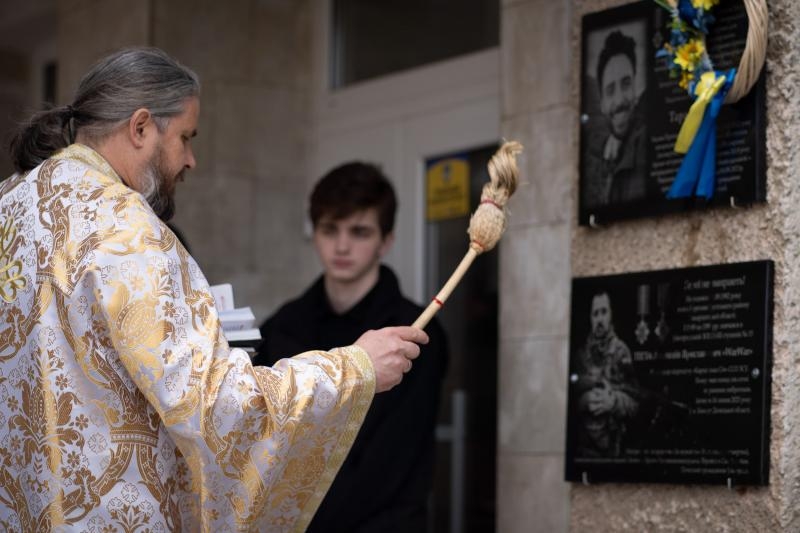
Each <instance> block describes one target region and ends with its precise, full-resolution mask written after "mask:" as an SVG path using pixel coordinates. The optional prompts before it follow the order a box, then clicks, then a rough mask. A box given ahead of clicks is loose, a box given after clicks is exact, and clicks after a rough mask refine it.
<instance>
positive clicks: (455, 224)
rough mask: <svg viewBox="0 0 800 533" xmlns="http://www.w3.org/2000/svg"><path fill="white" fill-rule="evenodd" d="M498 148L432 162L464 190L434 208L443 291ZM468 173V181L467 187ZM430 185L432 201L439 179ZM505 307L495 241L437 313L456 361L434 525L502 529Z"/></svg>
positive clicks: (433, 272)
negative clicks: (498, 499) (500, 399)
mask: <svg viewBox="0 0 800 533" xmlns="http://www.w3.org/2000/svg"><path fill="white" fill-rule="evenodd" d="M496 149H497V145H496V144H492V145H489V146H483V147H479V148H475V149H471V150H465V151H460V152H456V153H450V154H447V155H445V156H442V157H434V158H429V159H427V160H426V162H425V168H426V170H427V172H426V180H427V181H428V184H430V182H431V181H432V180H440V181H441V180H442V179H443V180H445V181H449V182H450V184H451V186H450V187H447V188H446V189H445V190H449V191H456V192H455V193H453V194H450V195H449V198H446V199H444V201H443V202H440V203H437V204H436V207H437V209H428V210H427V219H428V221H427V223H426V236H425V244H426V247H425V274H426V288H427V292H428V293H429V294H436V293H437V292H438V290H439V289H440V288H441V287H442V286H443V285H444V283H445V282H446V281H447V279H448V278H449V277H450V275H451V274H452V272H453V270H454V269H455V268H456V266H457V265H458V263H459V262H460V261H461V258H462V257H463V256H464V253H466V251H467V248H468V245H469V239H468V236H467V228H468V227H469V219H470V214H471V213H473V212H474V211H475V209H476V208H477V206H478V203H479V201H480V195H481V189H482V188H483V185H484V184H485V183H487V182H488V181H489V174H488V171H487V163H488V162H489V159H490V158H491V156H492V155H493V154H494V152H495V151H496ZM462 179H463V181H464V182H465V185H467V187H463V188H462V187H459V183H458V182H459V181H461V180H462ZM426 189H427V190H428V191H429V194H428V198H427V199H426V201H427V203H428V206H429V207H431V202H432V198H431V196H432V194H431V192H430V191H431V187H430V186H429V187H427V188H426ZM461 191H463V193H466V195H464V194H463V193H462V192H461ZM464 196H465V197H464ZM445 203H449V204H450V206H446V205H444V204H445ZM443 207H444V209H443ZM447 207H452V208H451V209H447ZM497 313H498V255H497V250H496V249H495V250H490V251H489V252H486V253H483V254H481V255H480V256H479V257H478V258H477V259H476V260H475V262H474V263H473V264H472V266H471V268H470V270H469V271H467V273H466V275H465V276H464V278H463V279H462V280H461V282H460V283H459V285H458V287H457V288H456V289H455V290H454V291H453V293H452V295H451V296H450V298H449V299H448V300H447V303H446V304H445V306H444V308H443V309H442V311H441V312H440V313H439V314H438V315H437V316H438V320H439V321H440V322H441V324H442V326H443V327H444V330H445V331H446V332H447V335H448V340H449V345H450V361H449V367H448V373H447V378H446V380H445V385H444V390H443V392H442V408H441V412H440V417H439V431H438V434H437V442H438V444H437V454H436V468H435V475H434V498H433V514H432V523H431V526H430V528H429V529H430V530H431V531H436V532H440V531H441V532H445V531H450V532H461V533H473V532H474V533H479V532H480V533H485V532H491V531H494V525H495V457H496V434H497V431H496V428H497V355H498V354H497V346H498V340H497V339H498V337H497V335H498V331H497V316H498V314H497Z"/></svg>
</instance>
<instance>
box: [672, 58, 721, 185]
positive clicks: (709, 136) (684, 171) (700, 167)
mask: <svg viewBox="0 0 800 533" xmlns="http://www.w3.org/2000/svg"><path fill="white" fill-rule="evenodd" d="M735 74H736V69H730V70H729V71H728V72H727V73H720V72H706V73H704V74H703V75H702V76H701V78H700V80H699V81H698V83H697V85H696V86H695V88H694V94H695V101H694V103H693V104H692V106H691V108H689V112H688V113H687V114H686V118H685V119H684V121H683V124H682V125H681V129H680V132H678V138H677V139H676V141H675V151H676V152H678V153H680V154H684V153H685V154H686V156H685V157H684V158H683V162H682V163H681V166H680V169H678V174H677V175H676V176H675V181H673V182H672V186H671V187H670V189H669V192H667V198H685V197H688V196H692V195H693V194H694V195H697V196H702V197H705V198H707V199H710V198H711V197H712V196H714V188H715V177H716V152H717V116H718V115H719V111H720V108H721V107H722V103H723V102H724V100H725V95H726V94H727V93H728V90H729V89H730V87H731V84H732V83H733V77H734V76H735Z"/></svg>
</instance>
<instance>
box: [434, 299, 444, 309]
mask: <svg viewBox="0 0 800 533" xmlns="http://www.w3.org/2000/svg"><path fill="white" fill-rule="evenodd" d="M433 301H434V302H436V303H437V304H439V307H444V302H443V301H441V300H440V299H439V298H437V297H436V296H434V297H433Z"/></svg>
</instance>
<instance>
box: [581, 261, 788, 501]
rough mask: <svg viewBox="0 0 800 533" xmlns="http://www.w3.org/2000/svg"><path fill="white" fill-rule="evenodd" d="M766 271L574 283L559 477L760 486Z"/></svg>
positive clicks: (764, 453)
mask: <svg viewBox="0 0 800 533" xmlns="http://www.w3.org/2000/svg"><path fill="white" fill-rule="evenodd" d="M772 280H773V264H772V262H771V261H757V262H749V263H736V264H727V265H714V266H708V267H696V268H685V269H677V270H660V271H653V272H638V273H630V274H622V275H613V276H601V277H586V278H575V279H573V282H572V314H571V317H572V318H571V326H570V362H569V376H568V408H567V448H566V479H567V480H568V481H582V482H588V483H595V482H602V481H631V482H667V483H707V484H734V485H742V484H760V485H763V484H766V483H767V482H768V478H769V476H768V471H769V430H770V427H769V413H770V368H771V360H772V358H771V353H772V286H773V281H772Z"/></svg>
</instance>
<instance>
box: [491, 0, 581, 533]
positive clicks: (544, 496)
mask: <svg viewBox="0 0 800 533" xmlns="http://www.w3.org/2000/svg"><path fill="white" fill-rule="evenodd" d="M571 13H572V7H571V5H570V3H569V2H568V1H549V0H522V1H510V0H508V1H504V2H503V3H502V18H501V39H500V42H501V45H500V46H501V57H502V79H501V83H502V93H501V94H502V106H501V113H502V116H501V133H502V135H503V137H505V138H508V139H517V140H519V141H521V142H522V143H523V144H524V145H525V153H524V154H523V156H522V157H521V159H520V166H521V171H522V172H521V173H522V176H523V183H522V184H521V186H520V188H519V190H518V192H517V193H516V194H515V196H514V197H512V198H511V201H510V202H509V209H510V211H511V215H510V221H509V227H508V229H507V231H506V234H505V235H504V237H503V240H502V242H501V243H500V316H499V324H500V362H499V383H498V394H499V398H498V402H499V403H498V410H499V411H498V428H497V431H498V436H497V438H498V461H497V531H502V532H503V533H516V532H519V533H523V532H526V533H529V532H560V531H566V529H567V525H568V520H569V515H568V511H569V507H568V502H569V485H568V484H567V483H565V482H564V481H563V477H564V474H563V470H564V461H563V453H564V413H565V411H566V403H565V402H566V388H565V385H566V376H567V354H568V344H569V343H568V338H567V336H568V333H569V303H568V300H569V279H570V253H569V250H570V231H571V228H572V225H573V219H574V218H575V216H574V215H575V209H574V207H573V206H574V200H573V196H574V195H573V189H574V187H575V180H576V179H577V177H576V169H577V165H575V164H574V163H573V159H574V154H575V153H576V148H575V142H576V141H575V138H576V131H575V129H574V124H576V122H577V112H576V107H575V105H574V102H573V101H572V99H571V97H570V81H571V80H570V74H571V70H570V68H571V65H572V64H573V62H574V59H573V57H572V55H571V50H570V47H569V41H568V39H567V38H566V37H565V36H567V35H569V28H570V27H571V24H572V18H571V17H572V15H571Z"/></svg>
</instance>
